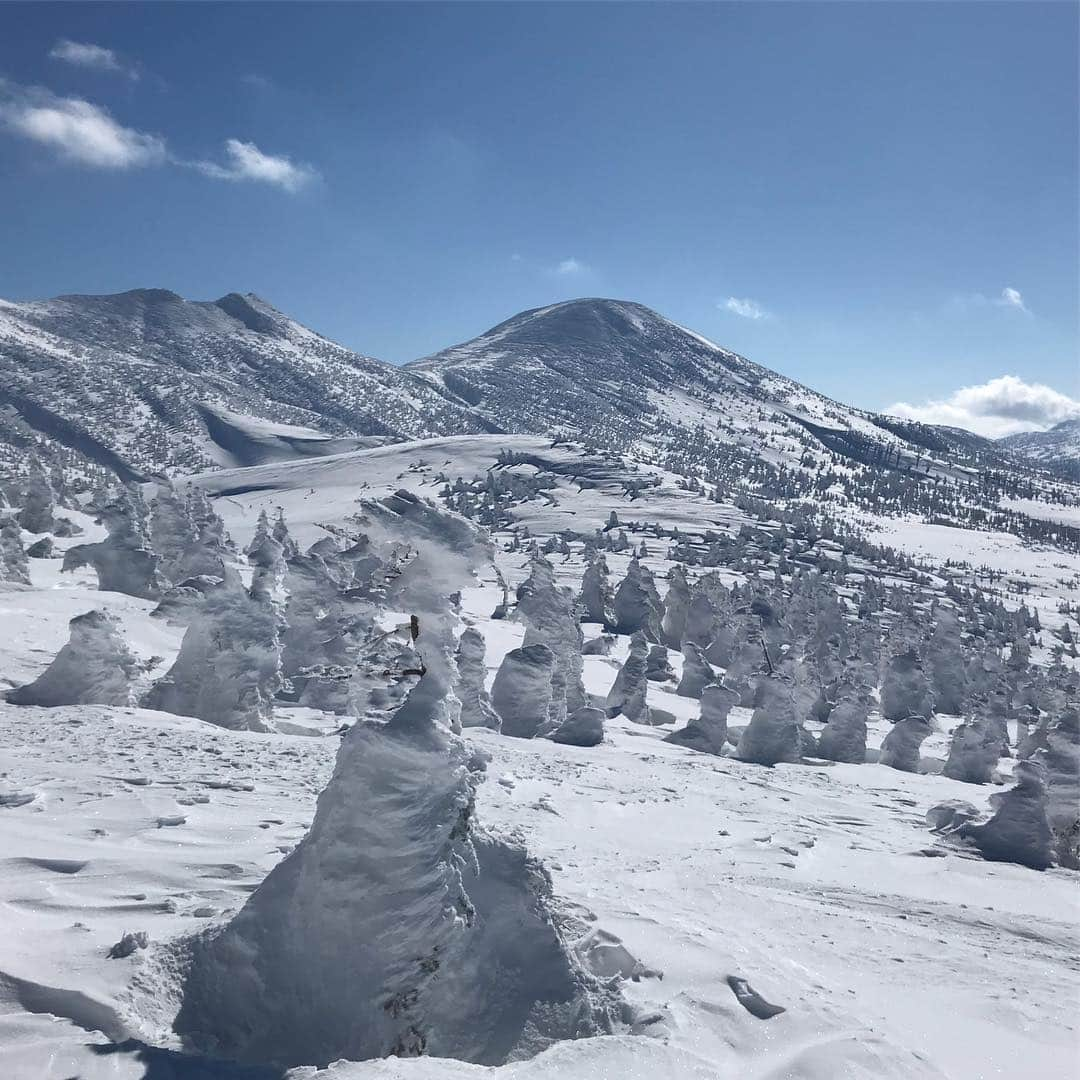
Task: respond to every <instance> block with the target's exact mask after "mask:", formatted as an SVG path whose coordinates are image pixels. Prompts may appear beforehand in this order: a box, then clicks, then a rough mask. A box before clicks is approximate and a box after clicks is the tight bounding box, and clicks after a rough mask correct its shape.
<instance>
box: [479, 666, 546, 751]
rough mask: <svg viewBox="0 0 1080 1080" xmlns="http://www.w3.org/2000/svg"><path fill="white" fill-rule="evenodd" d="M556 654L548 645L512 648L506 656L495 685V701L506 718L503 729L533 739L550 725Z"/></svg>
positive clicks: (493, 692)
mask: <svg viewBox="0 0 1080 1080" xmlns="http://www.w3.org/2000/svg"><path fill="white" fill-rule="evenodd" d="M554 671H555V654H554V653H553V652H552V651H551V650H550V649H549V648H548V647H547V646H546V645H526V646H522V647H521V648H519V649H511V650H510V652H508V653H507V654H506V656H504V657H503V662H502V663H501V664H500V665H499V670H498V671H497V672H496V674H495V682H494V683H493V684H492V687H491V704H492V705H493V706H494V707H495V711H496V712H497V713H498V714H499V717H500V719H501V720H502V733H503V734H504V735H513V736H515V737H516V738H519V739H533V738H535V737H536V736H537V735H543V734H544V733H545V732H546V731H547V729H548V710H549V706H550V704H551V678H552V674H553V673H554Z"/></svg>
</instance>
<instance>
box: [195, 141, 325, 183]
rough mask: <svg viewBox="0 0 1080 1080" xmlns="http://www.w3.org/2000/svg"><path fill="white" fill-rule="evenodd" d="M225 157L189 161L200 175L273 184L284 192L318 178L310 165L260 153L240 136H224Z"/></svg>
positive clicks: (260, 151) (217, 178) (280, 156)
mask: <svg viewBox="0 0 1080 1080" xmlns="http://www.w3.org/2000/svg"><path fill="white" fill-rule="evenodd" d="M225 159H226V160H225V163H224V164H223V165H222V164H218V163H217V162H215V161H195V162H192V163H191V164H192V166H193V167H194V168H196V169H198V170H199V172H201V173H202V174H203V175H204V176H210V177H213V178H214V179H215V180H230V181H234V182H238V183H239V182H244V181H249V182H253V183H258V184H273V185H274V186H275V187H279V188H282V189H284V190H285V191H288V192H297V191H299V190H300V189H301V188H305V187H307V186H308V185H309V184H311V183H312V182H314V181H315V180H318V179H319V174H318V172H317V171H316V170H315V169H314V168H312V166H310V165H305V164H303V163H302V162H294V161H292V160H291V159H290V158H288V157H285V156H283V155H275V154H267V153H264V152H263V151H262V150H260V149H259V148H258V147H257V146H256V145H255V144H254V143H250V142H242V141H241V140H240V139H228V140H226V142H225Z"/></svg>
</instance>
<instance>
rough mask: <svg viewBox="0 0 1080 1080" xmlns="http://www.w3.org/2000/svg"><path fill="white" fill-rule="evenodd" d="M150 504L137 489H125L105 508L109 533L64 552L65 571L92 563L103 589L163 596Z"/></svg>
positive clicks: (103, 518) (153, 597) (103, 513)
mask: <svg viewBox="0 0 1080 1080" xmlns="http://www.w3.org/2000/svg"><path fill="white" fill-rule="evenodd" d="M145 511H146V508H145V506H144V505H143V502H142V499H141V497H140V496H139V495H138V492H137V491H123V492H121V494H120V495H119V497H118V498H116V499H115V500H114V501H113V502H111V503H110V504H109V505H108V506H106V507H105V508H104V509H103V510H102V511H101V521H102V523H103V524H104V526H105V528H106V530H107V533H108V535H107V536H106V537H105V539H104V540H102V541H100V542H99V543H96V544H78V545H76V546H75V547H71V548H68V550H67V551H66V552H65V554H64V564H63V568H62V569H63V572H64V573H67V572H69V571H73V570H78V569H79V568H80V567H82V566H91V567H93V569H94V571H95V572H96V573H97V577H98V588H99V589H100V590H101V591H102V592H119V593H127V595H129V596H138V597H141V598H142V599H144V600H156V599H158V598H159V597H160V596H161V592H162V589H163V588H164V584H165V583H164V581H163V580H162V577H161V574H160V573H159V571H158V564H159V563H160V562H161V560H160V558H159V557H158V556H157V555H156V554H155V553H154V552H153V551H152V550H151V548H150V543H149V539H148V538H147V535H146V530H145V527H144V520H145Z"/></svg>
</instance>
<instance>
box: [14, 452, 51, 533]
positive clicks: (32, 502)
mask: <svg viewBox="0 0 1080 1080" xmlns="http://www.w3.org/2000/svg"><path fill="white" fill-rule="evenodd" d="M55 509H56V495H55V493H54V492H53V488H52V483H51V482H50V480H49V474H48V473H47V472H46V471H45V466H44V465H42V464H41V460H40V459H39V458H38V457H37V455H36V454H35V455H34V456H32V457H31V458H30V470H29V474H28V475H27V478H26V482H25V485H24V487H23V490H22V508H21V509H20V510H19V524H20V525H21V526H22V527H23V528H24V529H25V530H26V531H27V532H31V533H44V532H51V531H52V527H53V511H54V510H55Z"/></svg>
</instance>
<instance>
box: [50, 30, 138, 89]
mask: <svg viewBox="0 0 1080 1080" xmlns="http://www.w3.org/2000/svg"><path fill="white" fill-rule="evenodd" d="M49 57H50V59H52V60H59V61H61V62H62V63H65V64H73V65H74V66H75V67H82V68H91V69H92V70H94V71H111V72H115V73H116V74H117V75H123V76H125V78H128V79H132V80H134V79H138V78H139V72H138V69H137V68H135V67H132V66H131V65H129V64H125V63H123V62H122V61H121V60H120V58H119V57H118V56H117V55H116V53H115V52H113V50H112V49H106V48H104V47H103V46H101V45H92V44H91V43H90V42H88V41H71V40H70V39H68V38H61V39H60V40H59V41H58V42H57V43H56V44H55V45H54V46H53V47H52V48H51V49H50V50H49Z"/></svg>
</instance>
